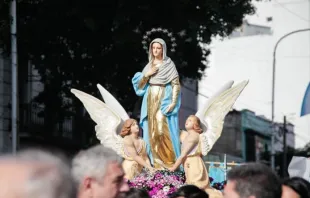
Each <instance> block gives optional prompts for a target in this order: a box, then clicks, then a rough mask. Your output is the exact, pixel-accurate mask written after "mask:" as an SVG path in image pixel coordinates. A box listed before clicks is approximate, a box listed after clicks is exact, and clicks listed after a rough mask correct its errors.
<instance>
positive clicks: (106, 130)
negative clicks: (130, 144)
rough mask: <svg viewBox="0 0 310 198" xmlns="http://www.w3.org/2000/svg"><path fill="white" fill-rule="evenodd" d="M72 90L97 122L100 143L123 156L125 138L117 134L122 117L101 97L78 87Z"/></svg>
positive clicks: (97, 134)
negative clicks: (98, 97) (96, 96)
mask: <svg viewBox="0 0 310 198" xmlns="http://www.w3.org/2000/svg"><path fill="white" fill-rule="evenodd" d="M71 92H72V93H73V94H74V95H75V96H76V97H77V98H78V99H80V101H81V102H82V103H83V105H84V107H85V109H86V110H87V112H88V113H89V115H90V117H91V118H92V119H93V121H94V122H96V124H97V125H96V126H95V130H96V136H97V138H98V139H99V140H100V143H101V144H102V145H104V146H106V147H109V148H112V149H113V150H114V151H116V152H117V153H118V154H119V155H120V156H122V146H123V138H122V137H120V136H119V135H117V134H116V129H117V127H118V126H119V124H120V122H121V118H120V117H119V116H118V115H117V114H116V113H115V112H113V111H112V110H111V109H110V108H109V107H108V106H107V105H106V104H105V103H104V102H102V101H100V100H99V99H97V98H95V97H93V96H91V95H89V94H87V93H85V92H82V91H79V90H77V89H71Z"/></svg>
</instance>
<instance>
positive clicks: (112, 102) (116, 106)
mask: <svg viewBox="0 0 310 198" xmlns="http://www.w3.org/2000/svg"><path fill="white" fill-rule="evenodd" d="M97 88H98V89H99V91H100V94H101V96H102V98H103V100H104V102H105V104H107V106H109V107H110V108H111V109H113V111H114V112H115V113H117V115H119V117H120V118H121V123H120V124H119V125H118V129H117V132H118V133H119V132H120V130H121V128H122V126H123V123H124V122H125V121H126V120H127V119H129V116H128V114H127V112H126V111H125V109H124V108H123V106H122V105H121V104H120V103H119V102H118V101H117V100H116V98H114V96H113V95H112V94H111V93H110V92H108V91H107V90H106V89H105V88H104V87H103V86H101V85H100V84H97Z"/></svg>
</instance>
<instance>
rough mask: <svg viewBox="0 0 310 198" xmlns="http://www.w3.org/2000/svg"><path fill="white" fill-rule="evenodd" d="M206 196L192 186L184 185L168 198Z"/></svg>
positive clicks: (201, 197) (203, 192)
mask: <svg viewBox="0 0 310 198" xmlns="http://www.w3.org/2000/svg"><path fill="white" fill-rule="evenodd" d="M208 197H209V196H208V194H207V193H206V192H205V191H204V190H201V189H200V188H198V187H197V186H194V185H186V186H182V187H181V188H179V189H178V190H177V191H176V192H175V193H173V194H171V195H170V196H169V198H208Z"/></svg>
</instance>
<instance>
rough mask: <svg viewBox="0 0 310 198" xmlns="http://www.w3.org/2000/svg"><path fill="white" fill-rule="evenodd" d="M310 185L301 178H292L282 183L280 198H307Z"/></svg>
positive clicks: (309, 193)
mask: <svg viewBox="0 0 310 198" xmlns="http://www.w3.org/2000/svg"><path fill="white" fill-rule="evenodd" d="M309 197H310V183H309V182H308V181H306V180H305V179H303V178H301V177H292V178H288V179H286V180H284V181H283V184H282V198H309Z"/></svg>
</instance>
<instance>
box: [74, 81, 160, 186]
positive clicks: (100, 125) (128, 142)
mask: <svg viewBox="0 0 310 198" xmlns="http://www.w3.org/2000/svg"><path fill="white" fill-rule="evenodd" d="M97 87H98V89H99V91H100V93H101V95H102V97H103V99H104V101H105V102H106V104H105V103H104V102H102V101H100V100H99V99H97V98H95V97H93V96H91V95H89V94H87V93H84V92H82V91H79V90H77V89H71V92H72V93H73V94H74V95H75V96H76V97H77V98H78V99H79V100H80V101H81V102H82V103H83V105H84V107H85V109H86V110H87V111H88V113H89V114H90V117H91V118H92V119H93V120H94V121H95V123H96V124H97V125H96V126H95V130H96V136H97V138H98V139H99V140H100V143H101V144H102V145H104V146H105V147H109V148H112V149H113V150H114V151H116V152H117V154H118V155H120V156H121V157H123V158H124V161H123V163H122V166H123V169H124V172H125V178H126V179H128V180H131V179H133V178H134V177H135V176H137V175H138V174H140V173H141V171H142V169H143V167H145V168H147V169H148V170H149V171H150V172H151V173H153V172H155V169H154V168H153V167H152V166H151V163H150V160H149V158H148V156H147V153H146V143H145V141H144V140H143V139H141V138H140V137H139V125H138V123H137V121H136V120H134V119H130V118H129V116H128V114H127V113H126V111H125V110H124V108H123V107H122V106H121V105H120V104H119V102H118V101H117V100H116V99H115V98H114V97H113V96H112V95H111V94H110V93H109V92H108V91H107V90H106V89H104V88H103V87H102V86H101V85H99V84H98V85H97ZM120 127H121V129H119V128H120ZM117 132H119V133H117ZM118 134H119V135H118Z"/></svg>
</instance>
